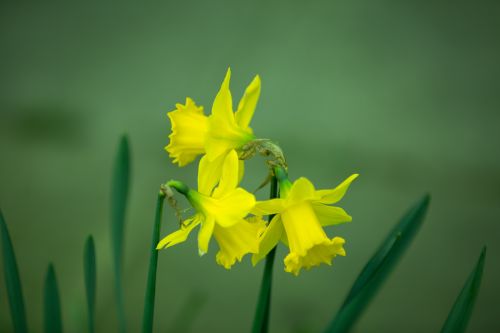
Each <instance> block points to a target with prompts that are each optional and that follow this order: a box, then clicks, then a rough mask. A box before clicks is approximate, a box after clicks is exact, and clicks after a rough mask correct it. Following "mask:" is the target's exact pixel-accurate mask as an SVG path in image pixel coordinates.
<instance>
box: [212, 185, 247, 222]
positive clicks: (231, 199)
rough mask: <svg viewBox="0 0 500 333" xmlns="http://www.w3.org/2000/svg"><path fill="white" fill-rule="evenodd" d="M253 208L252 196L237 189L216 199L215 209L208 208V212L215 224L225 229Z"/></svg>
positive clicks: (239, 188)
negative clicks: (213, 218) (213, 217)
mask: <svg viewBox="0 0 500 333" xmlns="http://www.w3.org/2000/svg"><path fill="white" fill-rule="evenodd" d="M254 206H255V197H254V195H253V194H251V193H249V192H247V191H245V190H244V189H242V188H241V187H238V188H236V189H234V190H233V191H231V192H229V193H227V194H226V195H225V196H224V197H222V198H219V199H217V203H216V207H210V212H211V214H213V216H215V219H216V222H217V224H219V225H220V226H222V227H225V228H227V227H230V226H232V225H234V224H236V223H238V222H240V221H241V219H243V218H244V217H245V216H247V215H248V213H249V212H250V210H251V209H252V208H253V207H254Z"/></svg>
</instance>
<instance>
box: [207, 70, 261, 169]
mask: <svg viewBox="0 0 500 333" xmlns="http://www.w3.org/2000/svg"><path fill="white" fill-rule="evenodd" d="M230 77H231V70H230V69H228V71H227V74H226V77H225V79H224V82H223V83H222V86H221V88H220V90H219V92H218V94H217V96H216V97H215V100H214V104H213V106H212V114H211V115H210V117H209V122H208V123H209V131H208V135H207V140H206V143H205V151H206V153H207V156H208V159H209V160H210V161H212V160H214V159H215V158H217V157H219V156H221V155H224V154H225V153H227V152H229V151H230V150H231V149H236V148H239V147H241V146H243V145H244V144H246V143H247V142H249V141H251V140H253V139H254V135H253V132H252V129H251V128H249V127H241V126H239V125H238V124H237V123H236V120H235V118H234V117H235V114H234V113H233V107H232V98H231V92H230V91H229V80H230Z"/></svg>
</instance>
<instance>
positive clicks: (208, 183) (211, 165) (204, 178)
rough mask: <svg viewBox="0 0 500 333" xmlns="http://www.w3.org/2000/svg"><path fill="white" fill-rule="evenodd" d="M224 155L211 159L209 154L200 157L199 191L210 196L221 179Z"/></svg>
mask: <svg viewBox="0 0 500 333" xmlns="http://www.w3.org/2000/svg"><path fill="white" fill-rule="evenodd" d="M223 162H224V156H219V157H218V158H216V159H215V160H213V161H209V160H208V158H207V156H203V157H202V158H201V159H200V164H199V166H198V192H200V193H201V194H204V195H208V196H210V195H211V194H212V191H213V189H214V187H215V186H216V185H217V183H218V182H219V180H220V177H221V174H222V164H223Z"/></svg>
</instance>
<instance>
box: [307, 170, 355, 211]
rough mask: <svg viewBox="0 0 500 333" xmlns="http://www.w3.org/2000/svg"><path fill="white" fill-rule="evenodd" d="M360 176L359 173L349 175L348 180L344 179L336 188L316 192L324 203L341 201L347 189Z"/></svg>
mask: <svg viewBox="0 0 500 333" xmlns="http://www.w3.org/2000/svg"><path fill="white" fill-rule="evenodd" d="M358 176H359V175H358V174H357V173H355V174H353V175H351V176H349V177H348V178H347V179H346V180H344V181H343V182H342V183H341V184H340V185H339V186H337V187H336V188H334V189H331V190H319V191H316V194H317V195H318V196H320V200H319V201H320V202H321V203H324V204H334V203H336V202H338V201H340V199H342V197H343V196H344V194H345V193H346V191H347V189H348V188H349V185H351V183H352V182H353V180H354V179H356V178H358Z"/></svg>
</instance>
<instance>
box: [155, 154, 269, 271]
mask: <svg viewBox="0 0 500 333" xmlns="http://www.w3.org/2000/svg"><path fill="white" fill-rule="evenodd" d="M238 164H239V163H238V155H237V153H236V151H234V150H231V151H230V152H229V153H228V154H227V156H226V158H225V160H224V163H223V165H222V173H221V178H220V182H219V184H218V186H217V187H216V188H215V189H214V187H213V179H212V174H213V170H212V168H211V166H212V165H211V164H210V163H200V167H199V172H198V191H195V190H192V189H190V188H188V187H187V186H186V185H185V184H183V183H181V182H179V181H170V182H168V183H167V185H168V186H170V187H173V188H175V189H176V190H177V191H178V192H180V193H182V194H183V195H185V196H186V198H187V199H188V200H189V202H190V203H191V205H192V206H193V207H194V209H195V210H196V213H195V215H194V216H192V217H191V218H188V219H186V220H185V221H183V222H182V224H181V228H180V229H179V230H177V231H175V232H173V233H171V234H169V235H168V236H166V237H165V238H164V239H162V240H161V241H160V242H159V243H158V246H157V249H163V248H168V247H170V246H173V245H176V244H179V243H182V242H184V241H185V240H186V239H187V237H188V236H189V233H190V232H191V231H192V230H193V229H194V228H195V227H197V226H200V230H199V232H198V249H199V254H200V255H203V254H205V253H206V252H207V251H208V247H209V242H210V239H211V238H212V235H213V236H214V237H215V239H216V241H217V243H218V245H219V252H218V253H217V255H216V260H217V263H218V264H220V265H222V266H224V267H225V268H227V269H229V268H230V267H231V266H232V265H233V264H234V263H235V262H236V260H238V261H241V259H242V257H243V256H244V255H245V254H247V253H257V251H258V238H259V234H260V233H261V232H262V229H263V228H264V227H265V223H264V222H263V221H262V220H261V219H258V218H252V219H245V217H247V215H248V213H249V212H250V210H251V209H252V208H253V207H254V206H255V197H254V195H253V194H251V193H249V192H247V191H246V190H244V189H242V188H240V187H238V182H239V171H238V169H239V167H238Z"/></svg>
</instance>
